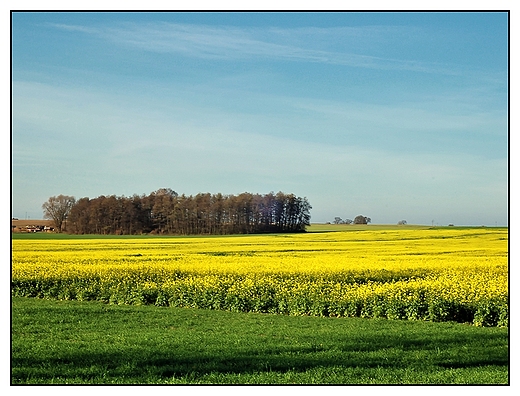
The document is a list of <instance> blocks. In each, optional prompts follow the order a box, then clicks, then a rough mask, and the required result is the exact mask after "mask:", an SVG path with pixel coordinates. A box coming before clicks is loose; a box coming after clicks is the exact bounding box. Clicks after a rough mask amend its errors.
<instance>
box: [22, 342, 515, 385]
mask: <svg viewBox="0 0 520 396" xmlns="http://www.w3.org/2000/svg"><path fill="white" fill-rule="evenodd" d="M481 338H483V339H481V341H482V342H483V343H486V342H491V343H492V342H493V339H496V337H495V336H493V335H487V336H484V337H482V335H481ZM485 338H488V340H487V341H486V340H485ZM460 341H461V340H460V339H457V338H456V337H453V338H451V337H447V338H446V339H444V340H442V342H443V345H442V347H443V348H449V347H450V346H452V345H457V343H460ZM436 348H437V349H438V343H426V344H425V342H424V340H420V339H417V340H414V339H413V338H409V339H405V340H402V341H401V342H396V341H395V340H391V339H389V338H388V337H385V336H384V335H381V336H380V337H372V338H371V342H366V340H362V339H359V340H355V339H354V340H349V341H348V342H346V343H343V344H341V343H338V345H337V346H336V347H335V348H334V349H330V348H326V347H323V346H321V344H315V345H307V346H291V345H287V346H286V347H281V348H280V347H279V346H278V347H276V349H272V350H269V349H268V348H267V349H255V350H247V349H242V350H240V349H237V350H233V351H231V352H229V351H226V353H223V354H222V353H220V354H219V353H216V352H215V350H214V349H211V350H209V349H208V350H204V348H202V349H199V350H198V351H195V350H191V351H190V349H189V348H185V349H181V348H176V349H175V348H172V349H169V350H163V351H160V352H158V351H157V349H156V348H152V349H149V348H145V347H133V348H131V349H128V350H119V351H107V352H103V353H92V352H90V353H89V352H80V351H71V350H70V349H69V350H68V352H63V353H62V354H61V356H56V357H54V358H51V359H48V358H39V357H37V356H34V355H33V356H31V357H23V358H22V357H19V358H15V359H12V367H15V370H13V371H12V382H13V383H16V382H20V383H22V382H24V381H26V380H27V379H28V378H31V377H33V378H38V379H39V380H40V381H43V382H45V380H49V382H51V380H52V379H53V378H57V377H62V378H71V379H75V380H76V381H78V380H79V381H84V382H89V381H92V382H95V381H96V380H100V379H102V381H103V382H104V383H105V382H110V379H112V380H114V381H119V380H121V379H124V378H129V379H132V381H133V383H142V382H147V381H149V380H150V379H158V380H166V379H170V378H172V377H175V378H177V379H179V378H190V379H191V380H193V379H197V378H201V377H203V376H205V375H208V374H255V373H261V372H277V373H286V372H288V371H292V372H305V371H308V370H311V369H313V368H317V367H320V368H327V367H333V366H334V367H338V366H341V367H345V368H349V367H352V368H361V369H371V368H390V369H402V368H407V367H409V366H410V364H412V365H414V366H417V367H421V365H425V364H426V365H428V367H430V369H432V368H435V367H437V368H438V369H453V368H457V369H464V368H475V367H479V366H489V365H493V366H508V365H509V358H508V356H507V354H504V353H503V351H502V352H501V351H500V350H497V351H496V352H495V353H491V354H490V355H487V356H473V355H467V356H466V357H464V356H461V357H459V358H457V357H454V356H453V355H451V356H448V357H439V358H438V359H432V360H431V361H430V362H428V363H424V362H421V361H419V360H417V361H413V359H411V358H410V357H409V356H408V355H406V354H407V353H408V354H409V355H413V354H414V353H417V352H428V353H431V354H435V350H436ZM380 351H391V352H392V351H393V352H395V351H397V353H394V356H398V357H399V358H398V359H395V360H393V359H392V358H391V357H392V356H393V355H392V353H390V354H385V353H379V352H380ZM389 356H390V358H389ZM406 356H408V357H406Z"/></svg>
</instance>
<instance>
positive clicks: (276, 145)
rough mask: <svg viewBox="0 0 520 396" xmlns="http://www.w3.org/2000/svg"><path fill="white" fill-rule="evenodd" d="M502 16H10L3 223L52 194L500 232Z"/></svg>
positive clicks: (504, 140) (504, 126)
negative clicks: (195, 198) (210, 202)
mask: <svg viewBox="0 0 520 396" xmlns="http://www.w3.org/2000/svg"><path fill="white" fill-rule="evenodd" d="M508 30H509V27H508V14H507V13H504V12H318V13H317V12H305V13H304V12H238V13H237V12H234V13H233V12H205V13H204V12H195V13H190V12H159V13H155V12H87V13H85V12H83V13H81V12H80V13H77V12H74V13H64V12H58V13H53V12H14V13H12V15H11V51H12V52H11V77H12V78H11V89H12V92H11V93H12V96H11V105H12V109H11V110H12V112H11V121H12V127H11V215H12V217H17V218H20V219H26V218H30V219H41V218H43V212H42V209H41V206H42V204H43V203H44V202H45V201H46V200H47V199H48V198H49V197H51V196H55V195H59V194H64V195H71V196H74V197H75V198H76V199H79V198H82V197H90V198H95V197H98V196H100V195H116V196H132V195H134V194H138V195H141V194H149V193H151V192H152V191H155V190H157V189H159V188H171V189H173V190H175V191H176V192H177V193H179V194H186V195H195V194H197V193H205V192H209V193H215V194H216V193H219V192H220V193H222V194H235V195H236V194H240V193H242V192H251V193H259V194H266V193H269V192H271V191H273V192H275V193H276V192H278V191H283V192H285V193H294V194H295V195H297V196H301V197H307V199H308V200H309V202H310V204H311V205H312V210H311V222H315V223H323V222H328V221H330V222H332V221H334V218H335V217H336V216H337V217H341V218H342V219H347V218H348V219H353V218H354V217H356V216H357V215H360V214H362V215H364V216H368V217H370V218H371V219H372V223H373V224H396V223H397V222H398V221H400V220H406V221H407V222H408V223H409V224H424V225H431V224H435V225H447V224H455V225H488V226H495V225H508V220H509V213H508V206H509V204H508V196H509V192H508V188H509V183H508V178H509V175H508V171H509V167H508V163H509V158H508V154H509V133H508V132H509V131H508V88H509V84H508V66H509V65H508V49H509V43H508Z"/></svg>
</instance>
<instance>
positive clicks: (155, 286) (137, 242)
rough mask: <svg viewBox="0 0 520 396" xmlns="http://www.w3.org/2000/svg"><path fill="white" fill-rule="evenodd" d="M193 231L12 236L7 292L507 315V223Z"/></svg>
mask: <svg viewBox="0 0 520 396" xmlns="http://www.w3.org/2000/svg"><path fill="white" fill-rule="evenodd" d="M310 231H311V232H308V233H303V234H271V235H240V236H211V237H205V236H197V237H159V236H154V237H150V236H147V237H103V236H92V235H89V236H81V237H78V236H67V235H54V234H47V235H37V234H34V235H33V234H31V235H13V240H12V293H13V295H14V296H29V297H42V298H55V299H77V300H98V301H103V302H107V303H112V304H137V305H139V304H153V305H158V306H174V307H191V308H206V309H221V310H230V311H243V312H265V313H279V314H289V315H315V316H336V317H342V316H346V317H363V318H388V319H407V320H430V321H458V322H467V323H472V324H475V325H482V326H507V325H508V323H509V307H508V298H509V292H508V230H507V228H468V227H466V228H457V227H435V228H431V227H414V226H404V227H397V226H372V225H368V226H345V225H339V226H336V225H313V226H311V227H310Z"/></svg>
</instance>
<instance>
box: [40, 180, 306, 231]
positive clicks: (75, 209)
mask: <svg viewBox="0 0 520 396" xmlns="http://www.w3.org/2000/svg"><path fill="white" fill-rule="evenodd" d="M42 208H43V210H44V216H45V218H48V219H52V220H53V221H54V223H55V228H56V230H57V231H58V232H61V231H65V230H66V231H67V232H68V233H73V234H114V235H134V234H148V233H152V234H181V235H194V234H250V233H268V232H302V231H305V228H306V226H308V225H309V224H310V217H311V216H310V210H311V209H312V207H311V205H310V204H309V202H308V200H307V198H301V197H297V196H295V195H294V194H286V193H283V192H281V191H280V192H278V193H276V194H275V193H274V192H270V193H269V194H263V195H262V194H251V193H247V192H244V193H241V194H239V195H223V194H220V193H218V194H210V193H199V194H197V195H195V196H193V195H189V196H187V195H184V194H183V195H179V194H177V193H176V192H175V191H173V190H172V189H169V188H161V189H159V190H157V191H154V192H152V193H150V194H149V195H133V196H132V197H125V196H115V195H111V196H104V195H102V196H99V197H97V198H92V199H90V198H88V197H86V198H81V199H78V200H76V199H75V198H74V197H70V196H63V195H60V196H57V197H51V198H49V200H48V201H47V202H45V203H44V204H43V205H42Z"/></svg>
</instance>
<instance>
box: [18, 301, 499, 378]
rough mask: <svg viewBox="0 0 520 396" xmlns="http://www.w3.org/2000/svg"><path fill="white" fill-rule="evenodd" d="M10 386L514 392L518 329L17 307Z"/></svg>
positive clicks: (59, 304) (80, 305)
mask: <svg viewBox="0 0 520 396" xmlns="http://www.w3.org/2000/svg"><path fill="white" fill-rule="evenodd" d="M11 383H12V384H208V383H209V384H508V383H509V353H508V329H507V328H479V327H473V326H469V325H463V324H456V323H429V322H420V321H416V322H413V321H391V320H384V319H381V320H377V319H360V318H341V319H337V318H319V317H297V316H282V315H267V314H252V313H231V312H224V311H208V310H196V309H185V308H181V309H179V308H160V307H154V306H115V305H105V304H102V303H97V302H78V301H53V300H38V299H29V298H13V299H12V356H11Z"/></svg>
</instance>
